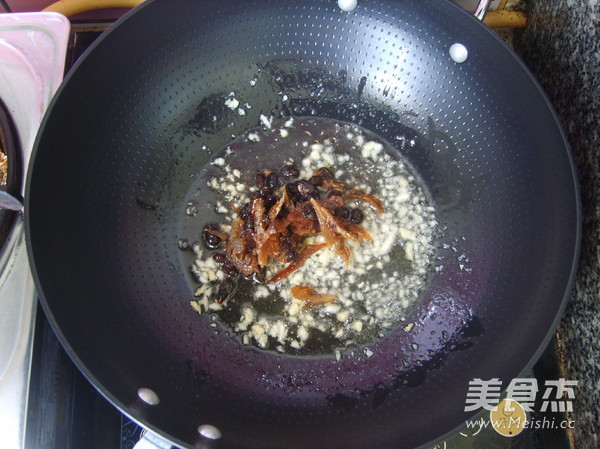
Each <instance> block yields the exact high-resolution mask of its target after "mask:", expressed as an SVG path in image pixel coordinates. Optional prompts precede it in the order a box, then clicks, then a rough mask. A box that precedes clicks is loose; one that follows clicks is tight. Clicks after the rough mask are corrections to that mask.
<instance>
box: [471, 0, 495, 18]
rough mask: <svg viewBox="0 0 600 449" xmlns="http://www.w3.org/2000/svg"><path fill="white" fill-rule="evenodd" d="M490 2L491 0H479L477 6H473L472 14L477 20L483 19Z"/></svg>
mask: <svg viewBox="0 0 600 449" xmlns="http://www.w3.org/2000/svg"><path fill="white" fill-rule="evenodd" d="M491 3H492V0H479V3H478V4H477V8H475V12H474V13H473V15H474V16H475V17H477V18H478V19H479V20H483V18H484V17H485V15H486V14H487V12H488V9H489V8H490V4H491Z"/></svg>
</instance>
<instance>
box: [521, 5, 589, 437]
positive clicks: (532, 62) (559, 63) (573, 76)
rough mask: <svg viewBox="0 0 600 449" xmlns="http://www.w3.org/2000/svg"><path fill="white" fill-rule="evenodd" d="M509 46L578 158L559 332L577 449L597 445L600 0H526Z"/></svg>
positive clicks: (575, 157) (576, 159)
mask: <svg viewBox="0 0 600 449" xmlns="http://www.w3.org/2000/svg"><path fill="white" fill-rule="evenodd" d="M529 3H530V4H529V13H528V15H529V26H528V28H527V29H526V30H525V31H523V32H521V33H517V35H516V36H515V41H514V47H515V50H516V51H517V53H518V54H519V55H520V56H521V57H522V58H523V60H524V61H525V63H526V64H527V66H528V67H529V68H530V69H531V70H532V71H533V73H534V75H535V76H536V77H537V79H538V80H539V82H540V84H541V85H542V87H543V88H544V90H545V91H546V93H547V94H548V96H549V98H550V101H551V102H552V104H553V105H554V107H555V109H556V112H557V114H558V116H559V119H560V121H561V123H562V125H563V127H564V130H565V132H566V134H567V138H568V140H569V142H570V144H571V149H572V153H573V156H574V159H575V163H576V165H577V171H578V176H579V181H580V188H581V200H582V207H583V241H582V250H581V260H580V265H579V271H578V275H577V279H576V282H575V286H574V289H573V293H572V296H571V299H570V302H569V304H568V306H567V310H566V313H565V315H564V317H563V320H562V323H561V327H560V333H561V335H562V339H563V342H564V346H565V355H566V365H567V371H568V375H569V377H570V378H571V379H573V380H578V381H579V384H578V387H577V390H576V391H575V400H574V404H573V419H574V420H575V429H574V432H575V434H574V437H575V445H576V447H577V449H597V448H598V447H600V411H599V410H600V367H599V363H600V246H599V241H600V225H599V224H600V129H599V125H600V95H599V92H600V48H599V47H600V2H599V1H598V0H577V1H574V0H531V1H530V2H529Z"/></svg>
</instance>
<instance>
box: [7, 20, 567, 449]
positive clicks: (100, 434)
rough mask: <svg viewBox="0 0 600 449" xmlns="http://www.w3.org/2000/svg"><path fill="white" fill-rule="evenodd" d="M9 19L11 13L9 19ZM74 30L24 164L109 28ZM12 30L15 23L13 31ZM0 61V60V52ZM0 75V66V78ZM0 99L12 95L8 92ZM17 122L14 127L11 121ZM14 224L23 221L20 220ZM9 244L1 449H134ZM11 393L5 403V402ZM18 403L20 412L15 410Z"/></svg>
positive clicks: (480, 435) (497, 444)
mask: <svg viewBox="0 0 600 449" xmlns="http://www.w3.org/2000/svg"><path fill="white" fill-rule="evenodd" d="M15 16H17V15H13V16H12V17H15ZM0 17H2V16H0ZM56 20H60V21H62V23H63V24H64V25H65V26H66V27H67V30H68V22H66V19H64V18H63V19H58V18H57V19H56ZM73 25H74V26H73V29H72V32H71V34H70V37H69V39H68V45H67V42H66V36H67V34H68V31H65V29H62V31H60V32H59V33H58V34H60V36H61V38H64V39H65V44H64V46H62V44H60V45H58V47H57V49H56V52H55V53H53V54H54V55H55V56H58V57H60V58H62V59H61V60H60V61H58V62H55V64H54V69H55V72H54V78H52V80H51V82H50V81H49V82H48V84H47V90H46V91H45V94H44V95H42V98H43V99H44V100H43V102H42V103H41V104H37V103H36V104H34V103H27V105H26V106H24V107H25V109H24V110H25V111H28V112H31V111H34V114H33V115H34V117H35V119H31V118H30V119H29V125H20V123H17V128H18V129H19V137H20V140H21V144H22V147H23V148H24V149H25V151H24V155H23V160H24V164H23V165H24V167H25V166H26V163H27V159H28V156H29V153H28V152H27V150H28V151H29V152H30V151H31V146H32V145H33V139H34V137H35V131H36V129H37V126H38V125H39V121H40V120H41V116H42V112H43V111H44V110H45V107H46V106H47V104H48V102H49V100H50V98H51V95H52V93H53V92H54V90H55V89H56V87H57V86H58V83H59V82H60V79H61V76H59V75H57V73H58V72H61V71H62V67H63V65H65V67H66V70H68V69H69V68H70V67H71V66H72V65H73V64H74V63H75V61H76V60H77V59H78V58H79V57H80V56H81V54H82V53H83V52H84V51H85V50H86V49H87V47H88V46H89V45H90V44H91V43H92V42H93V41H94V40H95V39H96V38H97V37H98V36H99V35H100V34H101V33H102V32H103V30H105V29H106V28H107V27H108V26H109V23H97V22H94V23H91V22H82V23H74V24H73ZM17 26H18V25H13V27H17ZM1 33H2V22H0V43H1V42H2V34H1ZM61 33H62V34H61ZM57 42H58V40H57ZM0 60H2V54H1V53H0ZM65 61H66V62H65ZM57 71H58V72H57ZM1 73H2V68H1V67H0V80H2V75H1ZM60 75H62V73H60ZM1 89H2V83H1V82H0V98H3V99H4V98H5V97H4V96H3V94H2V90H1ZM18 90H20V88H19V89H17V91H18ZM5 95H7V96H10V94H5ZM27 108H29V109H27ZM14 111H15V112H14V114H15V117H18V116H19V114H18V113H17V112H16V111H17V110H14ZM11 112H13V111H12V110H11ZM25 115H27V114H25ZM15 122H18V120H17V119H16V118H15ZM18 222H19V223H21V221H20V218H19V221H18ZM9 244H11V245H13V246H14V247H15V248H16V249H17V250H16V251H15V256H14V258H15V259H14V260H15V261H16V262H15V263H18V264H20V265H19V266H20V267H21V268H20V269H19V270H17V271H15V270H8V274H7V275H4V276H3V279H4V277H7V278H8V279H7V280H5V283H6V282H8V280H10V276H11V273H14V274H13V275H12V276H13V277H14V278H15V279H14V280H13V281H12V282H13V284H10V285H13V287H12V288H13V289H15V290H12V291H15V292H16V289H19V292H18V295H17V294H13V295H12V296H13V297H14V298H18V299H17V300H14V301H13V302H12V303H11V304H10V305H8V306H7V307H8V309H6V306H5V314H4V316H5V317H6V316H12V317H14V316H20V317H23V319H22V320H21V322H20V324H18V325H16V328H15V329H13V328H11V327H10V324H9V323H4V321H2V319H0V330H1V331H2V332H3V333H4V334H5V335H8V334H9V331H10V332H13V331H14V334H13V333H10V335H11V337H13V336H14V337H15V340H14V341H11V342H8V341H6V342H5V341H3V342H2V344H1V345H0V350H2V351H4V352H0V360H5V357H3V355H4V353H6V354H8V353H11V351H12V354H13V355H12V356H11V358H9V361H10V362H9V365H8V368H6V369H4V368H3V367H2V366H0V373H4V374H2V377H1V379H2V384H0V401H1V402H0V403H2V404H3V405H4V406H3V407H2V408H1V409H0V418H1V419H0V423H1V424H0V426H2V429H0V444H1V445H2V447H7V448H19V449H21V448H26V449H51V448H52V449H55V448H61V449H75V448H77V449H79V448H98V449H131V448H133V447H134V446H135V444H136V443H137V442H138V440H139V439H140V436H141V435H142V433H143V430H142V429H141V428H140V427H139V426H138V425H137V424H136V423H135V422H133V421H132V420H130V419H129V418H128V417H126V416H124V415H122V414H121V413H120V412H119V411H118V410H117V409H116V408H115V407H113V406H112V405H111V404H110V403H109V402H108V401H107V400H106V399H105V398H104V397H103V396H101V395H100V394H99V393H98V392H97V391H96V390H95V389H94V387H93V386H91V384H90V383H89V382H88V381H87V380H86V379H85V378H84V377H83V375H82V374H81V373H80V372H79V370H78V369H77V368H76V366H75V365H74V364H73V363H72V361H71V360H70V359H69V357H68V356H67V354H66V353H65V352H64V350H63V349H62V347H61V345H60V343H59V342H58V340H57V338H56V336H55V334H54V332H53V330H52V328H51V327H50V325H49V323H48V321H47V320H46V318H45V316H44V314H43V312H42V311H41V309H39V310H37V311H36V309H37V308H39V307H38V306H37V305H36V302H35V293H34V289H33V283H32V281H31V278H30V275H29V272H28V269H27V260H26V254H25V251H23V249H24V248H23V246H24V243H23V236H22V225H21V227H20V228H19V230H18V231H16V234H15V237H14V239H12V240H11V241H10V242H9ZM19 249H20V250H19ZM17 273H20V274H19V275H17ZM3 285H4V284H3ZM0 301H5V299H4V297H1V298H0ZM1 304H4V303H3V302H2V303H1ZM11 307H12V308H11ZM6 312H9V313H6ZM11 321H12V320H11ZM12 324H14V323H12ZM13 327H14V326H13ZM9 343H10V344H9ZM558 343H559V342H558V341H557V340H556V339H554V340H553V341H552V342H551V343H550V345H549V347H548V349H547V350H546V352H545V353H544V355H543V356H542V358H541V359H540V361H539V362H538V363H537V364H536V365H535V367H534V368H533V372H532V373H529V375H528V377H535V378H537V379H538V381H539V382H543V381H545V380H548V379H557V378H559V377H564V374H563V372H562V371H561V363H560V360H561V356H560V345H559V344H558ZM557 348H558V349H557ZM3 369H4V371H3ZM29 372H31V375H30V376H28V373H29ZM6 373H8V377H7V374H6ZM12 373H19V374H20V375H21V377H20V378H19V380H17V381H14V382H13V383H12V384H11V385H12V386H11V387H10V388H9V389H4V390H3V389H2V386H3V385H5V380H11V376H12ZM23 374H25V375H23ZM9 393H10V398H8V394H9ZM13 402H14V403H15V408H14V409H13V408H10V409H9V408H8V407H6V406H5V405H7V404H9V405H11V407H12V403H13ZM17 402H18V404H19V407H20V408H16V404H17ZM25 411H26V412H25ZM538 414H539V416H536V419H538V420H541V419H543V414H542V413H538ZM570 447H571V444H570V439H569V434H568V433H567V432H566V431H565V430H561V429H528V430H526V431H524V432H522V433H520V434H519V435H518V436H516V437H514V438H507V437H503V436H501V435H500V434H498V433H497V432H495V431H494V430H493V429H491V428H487V429H472V428H471V429H467V428H464V429H461V430H459V431H458V432H457V433H455V434H454V435H452V436H450V437H448V438H446V440H445V441H443V442H440V443H438V444H436V445H434V446H431V448H428V449H467V448H470V449H474V448H485V449H489V448H497V449H509V448H522V449H538V448H540V449H541V448H544V449H569V448H570Z"/></svg>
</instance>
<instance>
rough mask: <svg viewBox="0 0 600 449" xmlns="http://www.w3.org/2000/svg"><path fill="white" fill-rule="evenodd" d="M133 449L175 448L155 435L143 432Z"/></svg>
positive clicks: (146, 431)
mask: <svg viewBox="0 0 600 449" xmlns="http://www.w3.org/2000/svg"><path fill="white" fill-rule="evenodd" d="M133 449H175V447H174V446H173V445H172V444H171V443H169V442H168V441H167V440H164V439H162V438H161V437H159V436H158V435H156V434H155V433H152V432H150V431H148V430H145V431H144V432H142V437H141V438H140V440H139V441H138V442H137V443H135V446H133Z"/></svg>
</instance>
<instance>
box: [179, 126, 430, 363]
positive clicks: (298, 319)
mask: <svg viewBox="0 0 600 449" xmlns="http://www.w3.org/2000/svg"><path fill="white" fill-rule="evenodd" d="M261 122H262V125H263V126H261V127H258V128H254V129H251V130H248V131H246V132H245V133H244V134H242V135H240V136H239V137H238V138H236V139H235V140H233V141H232V142H230V144H229V145H227V146H226V147H224V148H222V149H221V150H220V151H218V152H216V153H215V154H214V156H213V158H212V160H211V162H210V163H209V164H208V165H207V166H206V167H204V168H203V169H202V170H201V171H200V172H199V173H198V175H197V176H196V177H195V179H194V185H192V187H191V189H190V192H192V193H191V194H190V197H193V198H190V199H189V201H192V202H194V204H195V205H198V204H203V205H206V206H202V207H203V208H204V209H206V208H208V209H209V210H202V211H196V212H197V213H196V214H195V215H194V216H193V217H190V218H191V220H188V221H186V223H187V225H186V226H188V227H187V228H186V229H185V230H183V233H182V235H197V234H198V233H199V231H201V230H202V228H203V227H204V226H205V225H206V223H209V222H210V223H219V224H220V226H221V230H222V231H223V232H225V233H227V232H229V231H230V228H231V222H232V220H233V219H235V218H236V214H235V213H234V212H233V211H232V208H235V210H237V211H238V212H239V209H240V208H241V207H242V206H243V205H244V204H245V203H247V202H248V201H250V199H251V197H252V194H253V192H254V191H255V190H256V188H257V187H256V186H255V177H256V174H257V173H259V172H261V171H262V170H265V169H268V170H270V171H272V172H274V173H278V172H279V170H280V169H281V168H282V167H284V166H288V167H289V166H294V167H296V168H297V169H298V172H299V176H298V177H299V179H306V180H308V179H309V178H311V176H312V175H313V174H314V172H315V170H317V169H319V168H322V167H327V168H328V169H329V170H330V171H331V172H332V173H333V174H334V175H335V178H336V180H339V181H341V182H343V183H345V184H346V185H347V186H351V187H352V188H356V189H360V190H361V191H364V192H366V193H368V194H370V195H373V196H375V197H377V198H379V199H380V200H381V201H382V204H383V208H384V211H383V213H378V212H377V211H375V210H373V209H372V208H370V207H365V204H363V203H361V202H360V201H356V202H355V204H353V205H352V206H353V207H355V208H360V211H361V213H362V214H363V217H362V222H361V226H362V227H363V228H364V229H365V230H366V231H367V232H368V233H369V235H370V236H371V237H372V241H370V242H367V241H365V242H362V243H360V244H358V243H356V242H348V247H349V249H350V253H351V257H350V260H349V262H348V263H344V261H343V260H342V259H341V258H340V257H339V255H337V254H336V253H335V252H334V251H333V250H332V249H329V248H325V249H322V250H320V251H319V252H317V253H316V254H314V255H313V256H311V257H310V258H309V259H308V260H307V261H306V263H305V264H304V265H303V266H302V267H301V268H300V269H298V270H297V271H295V272H294V273H292V274H291V275H289V276H288V277H286V278H284V279H283V280H281V281H280V282H277V283H274V284H268V285H267V284H264V283H261V282H257V281H256V280H255V279H252V280H250V279H244V278H243V277H241V276H240V277H238V278H237V279H236V281H235V282H234V284H233V285H235V287H229V288H230V290H231V291H230V292H228V293H229V294H228V295H227V298H226V300H225V301H224V302H223V303H219V302H218V301H217V300H216V299H217V295H218V294H219V288H220V285H221V283H223V282H224V281H225V280H226V279H227V275H226V274H225V273H224V272H223V271H222V269H221V268H220V267H219V265H218V264H217V263H215V261H214V260H213V258H212V254H213V253H214V251H211V250H208V249H207V248H205V247H203V246H202V245H201V244H200V243H196V244H192V245H190V246H191V247H192V248H193V249H194V254H195V260H194V262H193V265H192V269H191V271H192V272H193V274H194V279H195V281H197V286H198V287H197V289H196V298H197V299H195V300H194V301H193V302H192V303H191V304H192V308H193V309H194V310H195V311H196V312H198V313H212V314H215V315H216V316H217V317H218V318H219V320H220V321H221V323H222V324H223V325H224V326H226V327H228V328H230V329H231V330H233V331H234V332H233V333H234V334H235V335H237V336H238V337H239V338H240V339H241V341H242V342H243V343H244V344H248V345H255V346H257V347H259V348H261V349H264V350H274V351H277V352H281V353H284V352H285V353H292V354H297V355H309V354H310V355H314V354H330V355H331V354H334V353H335V354H336V355H337V354H339V351H342V350H344V349H348V348H355V347H358V346H361V345H365V344H368V343H370V342H372V341H373V340H374V339H377V338H381V337H383V336H385V334H386V333H387V332H389V331H390V330H392V329H394V328H395V327H397V326H398V325H400V324H401V323H402V322H403V321H404V320H405V318H406V316H407V315H408V313H409V311H410V310H411V309H412V307H413V306H414V305H415V304H416V303H418V300H419V297H420V295H421V294H422V292H423V290H424V287H425V285H426V282H427V280H428V273H429V267H430V264H431V258H432V253H433V239H434V234H435V230H436V226H437V222H436V220H435V213H434V212H435V211H434V208H433V206H432V205H431V204H430V202H429V200H428V198H427V195H426V192H425V190H424V188H423V186H422V183H421V182H420V181H419V178H418V177H417V175H416V174H415V172H414V170H413V169H412V167H411V166H410V165H409V164H408V162H407V161H405V160H404V159H403V158H402V157H401V156H400V154H399V152H398V151H396V150H395V149H394V148H393V147H392V146H391V145H390V144H389V143H388V142H386V141H385V140H383V139H382V138H380V137H378V136H377V135H375V134H374V133H372V132H370V131H368V130H366V129H364V128H361V127H359V126H357V125H353V124H350V123H345V122H341V121H336V120H332V119H322V118H314V117H294V118H287V119H282V120H278V121H272V120H271V119H270V118H267V117H265V116H262V117H261ZM200 195H201V196H202V199H201V201H199V200H198V199H199V197H200ZM188 210H189V208H188ZM192 222H193V224H191V223H192ZM193 229H195V232H193ZM221 251H222V249H221ZM281 268H282V267H281V266H275V265H269V268H268V269H267V272H266V273H265V279H269V278H270V276H272V275H273V274H274V273H275V272H277V271H278V270H280V269H281ZM227 282H228V283H229V284H228V285H231V281H229V280H228V281H227ZM294 286H309V287H311V288H314V289H315V290H316V291H318V292H319V293H326V294H328V295H332V296H333V297H335V301H332V302H329V303H327V304H323V305H319V306H316V307H312V308H306V307H304V304H303V303H302V301H299V300H298V299H294V297H293V295H292V294H291V289H292V287H294ZM220 299H223V298H220Z"/></svg>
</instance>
